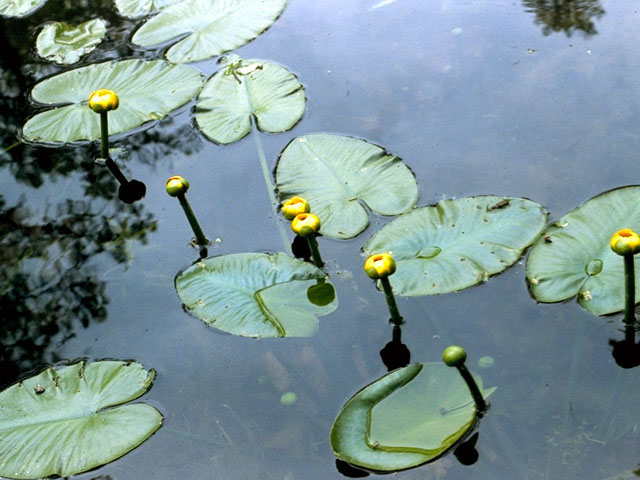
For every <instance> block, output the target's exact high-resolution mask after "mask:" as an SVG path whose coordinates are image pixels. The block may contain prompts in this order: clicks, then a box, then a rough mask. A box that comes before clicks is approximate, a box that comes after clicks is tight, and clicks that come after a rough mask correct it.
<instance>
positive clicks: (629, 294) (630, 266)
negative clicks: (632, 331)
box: [624, 253, 636, 325]
mask: <svg viewBox="0 0 640 480" xmlns="http://www.w3.org/2000/svg"><path fill="white" fill-rule="evenodd" d="M624 286H625V304H624V323H625V324H626V325H633V324H634V323H635V321H636V315H635V307H636V276H635V272H634V262H633V253H627V254H626V255H624Z"/></svg>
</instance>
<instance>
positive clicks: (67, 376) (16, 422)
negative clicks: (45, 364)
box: [0, 361, 162, 479]
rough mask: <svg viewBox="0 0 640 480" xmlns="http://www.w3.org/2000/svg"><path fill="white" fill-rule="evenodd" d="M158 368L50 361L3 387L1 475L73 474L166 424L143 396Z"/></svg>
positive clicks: (0, 402) (137, 442) (105, 460)
mask: <svg viewBox="0 0 640 480" xmlns="http://www.w3.org/2000/svg"><path fill="white" fill-rule="evenodd" d="M154 376H155V372H154V371H153V370H150V371H147V370H145V369H144V368H143V367H142V366H141V365H140V364H138V363H134V362H117V361H101V362H92V363H87V362H84V361H83V362H79V363H76V364H73V365H69V366H66V367H63V368H60V369H56V370H54V369H53V368H49V369H47V370H45V371H44V372H42V373H41V374H39V375H36V376H35V377H31V378H29V379H27V380H24V381H21V382H18V383H17V384H15V385H12V386H11V387H9V388H7V389H6V390H4V391H2V392H0V475H2V476H3V477H9V478H34V479H35V478H43V477H49V476H51V475H59V476H61V477H68V476H69V475H75V474H76V473H80V472H84V471H86V470H90V469H92V468H95V467H97V466H100V465H104V464H105V463H108V462H111V461H113V460H115V459H116V458H118V457H121V456H122V455H124V454H125V453H127V452H129V451H130V450H132V449H134V448H135V447H137V446H138V445H140V444H141V443H142V442H144V441H145V440H146V439H147V438H149V436H150V435H151V434H152V433H153V432H155V431H156V430H157V429H158V428H159V427H160V425H161V424H162V415H161V414H160V413H159V412H158V411H157V410H156V409H155V408H153V407H151V406H149V405H146V404H144V403H134V404H129V405H121V404H123V403H126V402H129V401H131V400H134V399H136V398H138V397H139V396H140V395H142V394H143V393H145V392H146V391H147V390H148V389H149V387H150V386H151V383H152V382H153V379H154Z"/></svg>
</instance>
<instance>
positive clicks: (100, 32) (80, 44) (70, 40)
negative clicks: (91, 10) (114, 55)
mask: <svg viewBox="0 0 640 480" xmlns="http://www.w3.org/2000/svg"><path fill="white" fill-rule="evenodd" d="M106 31H107V27H106V24H105V23H104V20H102V19H100V18H94V19H93V20H89V21H87V22H84V23H81V24H80V25H69V24H68V23H66V22H52V23H48V24H47V25H45V26H44V28H43V29H42V30H41V31H40V33H39V34H38V38H36V50H37V51H38V55H40V56H41V57H42V58H45V59H47V60H50V61H52V62H56V63H59V64H62V65H70V64H72V63H76V62H77V61H79V60H80V57H82V56H83V55H86V54H87V53H89V52H91V51H92V50H93V49H94V48H96V45H98V44H99V43H100V42H101V41H102V39H103V38H104V34H105V32H106Z"/></svg>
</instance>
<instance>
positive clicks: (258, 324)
mask: <svg viewBox="0 0 640 480" xmlns="http://www.w3.org/2000/svg"><path fill="white" fill-rule="evenodd" d="M324 278H325V274H324V273H323V272H322V271H321V270H320V269H318V268H317V267H315V266H313V265H311V264H309V263H306V262H303V261H302V260H297V259H295V258H292V257H289V256H287V255H285V254H284V253H277V254H265V253H238V254H233V255H224V256H220V257H211V258H207V259H205V260H203V261H200V262H197V263H195V264H193V265H192V266H191V267H189V268H187V269H186V270H185V271H183V272H182V273H180V274H179V275H178V276H177V277H176V290H177V291H178V295H179V296H180V299H181V300H182V302H183V303H184V305H185V307H186V308H187V310H189V311H190V312H191V313H193V314H194V315H195V316H196V317H198V318H199V319H201V320H202V321H203V322H205V323H206V324H207V325H209V326H212V327H215V328H217V329H220V330H223V331H225V332H229V333H232V334H234V335H241V336H245V337H285V336H287V337H308V336H311V335H313V334H314V333H315V332H316V330H317V328H318V319H317V317H318V316H321V315H326V314H328V313H331V312H332V311H333V310H335V309H336V307H337V305H338V303H337V300H336V299H335V298H334V299H331V300H330V301H329V302H328V303H327V302H318V303H320V304H319V305H316V304H314V303H312V302H311V301H310V300H309V298H308V290H309V289H311V290H312V292H313V290H314V288H317V287H315V286H316V284H318V283H323V280H324ZM325 284H328V283H325ZM311 297H312V299H313V295H312V294H311Z"/></svg>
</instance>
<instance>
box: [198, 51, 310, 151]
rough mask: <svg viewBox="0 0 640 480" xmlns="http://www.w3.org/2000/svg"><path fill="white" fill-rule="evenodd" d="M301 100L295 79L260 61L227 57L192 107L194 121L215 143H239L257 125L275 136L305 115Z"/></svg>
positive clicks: (300, 90)
mask: <svg viewBox="0 0 640 480" xmlns="http://www.w3.org/2000/svg"><path fill="white" fill-rule="evenodd" d="M305 102H306V97H305V94H304V89H303V87H302V85H301V84H300V82H298V79H297V77H296V76H295V75H294V74H293V73H291V72H289V71H288V70H286V69H285V68H283V67H281V66H279V65H275V64H274V63H270V62H265V61H263V60H244V59H241V58H240V57H238V56H237V55H230V56H229V57H228V58H227V59H226V61H225V62H223V63H222V69H221V70H220V71H219V72H218V73H216V74H215V75H213V76H212V77H211V79H210V80H209V81H208V82H207V83H206V84H205V86H204V88H203V89H202V92H201V93H200V96H199V97H198V103H197V105H196V122H197V123H198V127H199V128H200V129H201V130H202V131H203V132H204V134H205V135H206V136H207V137H209V138H210V139H212V140H213V141H215V142H217V143H222V144H227V143H232V142H235V141H238V140H240V139H241V138H242V137H244V136H245V135H247V134H248V133H249V132H250V131H251V119H252V118H254V119H255V121H256V125H257V127H258V128H259V129H260V130H262V131H264V132H270V133H279V132H284V131H286V130H289V129H291V128H293V127H294V125H295V124H296V123H298V121H300V119H301V118H302V114H303V113H304V108H305Z"/></svg>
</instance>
